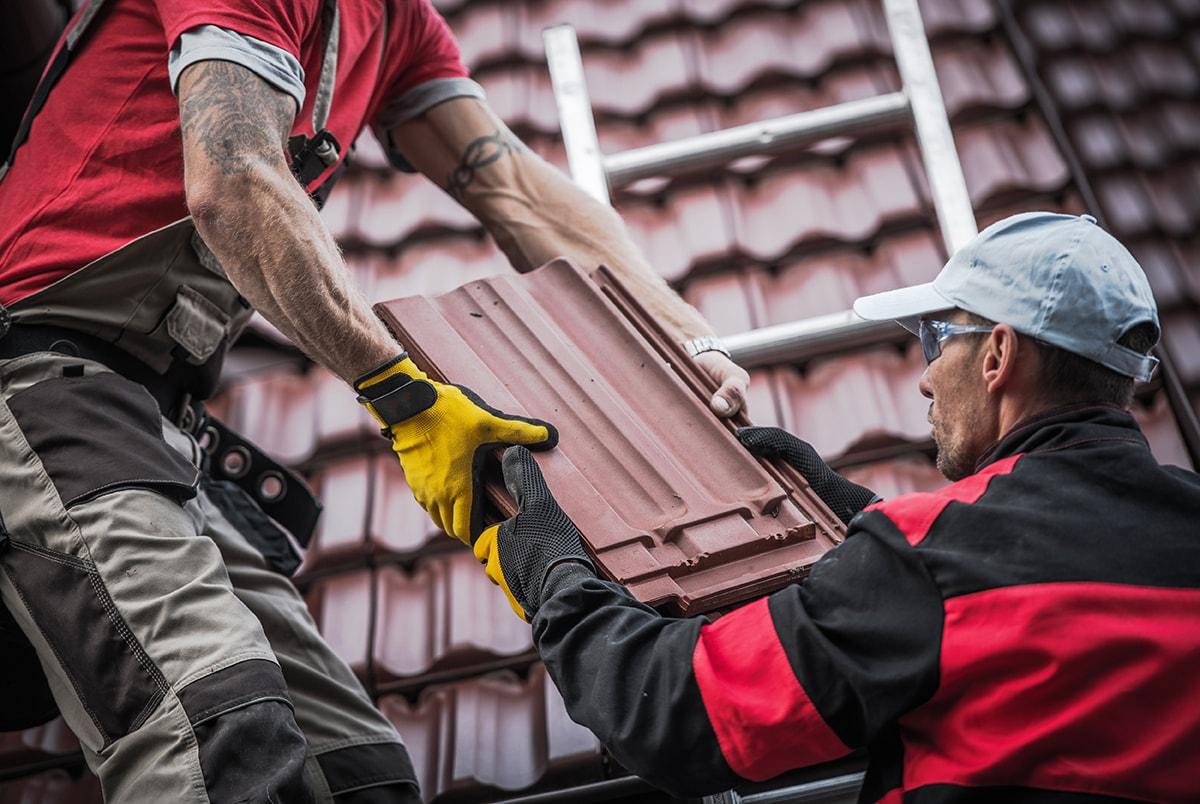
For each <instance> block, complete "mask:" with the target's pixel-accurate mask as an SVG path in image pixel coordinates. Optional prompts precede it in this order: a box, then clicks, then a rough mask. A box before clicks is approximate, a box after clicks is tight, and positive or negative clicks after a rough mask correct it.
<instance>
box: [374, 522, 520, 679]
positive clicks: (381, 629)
mask: <svg viewBox="0 0 1200 804" xmlns="http://www.w3.org/2000/svg"><path fill="white" fill-rule="evenodd" d="M443 538H446V537H443ZM376 587H377V599H378V601H379V609H378V613H377V614H376V621H375V641H374V645H375V672H376V677H377V679H378V683H379V684H381V685H386V684H387V682H389V681H395V680H400V679H408V678H413V677H416V676H420V675H424V674H427V673H429V672H431V671H435V670H438V671H444V670H450V669H462V668H467V669H469V668H470V667H471V666H472V665H478V664H480V663H484V662H488V661H494V660H496V659H498V658H504V657H512V656H519V655H521V654H524V653H529V652H530V651H532V650H533V638H532V637H533V635H532V632H531V630H530V628H529V625H528V624H527V623H525V622H524V621H522V620H521V619H520V618H518V617H517V616H516V615H514V614H513V613H512V609H510V608H509V606H508V602H507V601H506V600H505V598H504V593H503V592H501V591H500V588H499V587H497V586H496V585H494V584H493V583H492V582H491V581H489V580H488V579H487V576H486V575H484V573H483V572H482V571H481V570H480V568H479V562H478V561H476V560H475V557H474V556H473V555H472V554H471V552H470V551H469V550H467V549H465V548H463V549H461V550H456V551H455V552H453V553H451V554H448V555H446V556H445V557H444V558H440V559H431V560H428V561H425V562H422V563H421V565H419V567H418V568H417V569H416V571H415V572H413V573H412V574H411V575H410V574H408V573H405V572H404V571H402V570H400V569H397V568H394V567H385V568H383V569H381V570H379V572H378V574H377V576H376Z"/></svg>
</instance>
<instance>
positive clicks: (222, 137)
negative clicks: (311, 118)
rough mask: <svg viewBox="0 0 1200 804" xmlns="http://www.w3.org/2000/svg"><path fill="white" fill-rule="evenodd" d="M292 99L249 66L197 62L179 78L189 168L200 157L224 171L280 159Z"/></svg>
mask: <svg viewBox="0 0 1200 804" xmlns="http://www.w3.org/2000/svg"><path fill="white" fill-rule="evenodd" d="M295 112H296V104H295V101H293V100H292V98H291V97H290V96H288V95H286V94H284V93H283V92H280V91H278V90H276V89H275V88H274V87H272V86H270V85H269V84H268V83H267V82H265V81H263V80H262V79H261V78H259V77H258V76H257V75H255V74H254V73H253V72H251V71H250V70H249V69H247V68H245V67H243V66H241V65H240V64H234V63H233V62H228V61H201V62H197V63H195V64H193V65H190V66H189V67H187V68H186V69H185V70H184V71H183V74H182V75H181V76H180V79H179V119H180V126H181V128H182V130H183V150H184V160H185V163H186V164H187V166H188V168H189V169H192V168H194V167H196V165H195V160H196V159H198V158H200V157H201V156H202V157H203V158H205V159H206V160H207V161H208V162H209V163H211V165H212V166H213V167H215V168H216V169H217V170H219V171H220V173H221V174H222V175H224V176H239V175H245V174H246V173H248V172H249V171H250V170H251V169H252V167H253V166H254V165H255V164H256V163H258V164H261V162H262V160H263V159H267V160H274V159H278V160H282V159H283V152H284V151H283V149H284V147H285V144H286V142H287V137H288V134H289V133H290V132H291V127H292V120H293V118H294V117H295Z"/></svg>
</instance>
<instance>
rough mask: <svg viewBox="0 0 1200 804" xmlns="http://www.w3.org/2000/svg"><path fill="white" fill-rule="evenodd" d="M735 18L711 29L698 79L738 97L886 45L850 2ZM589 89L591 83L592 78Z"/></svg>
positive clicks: (699, 61) (717, 91) (703, 44)
mask: <svg viewBox="0 0 1200 804" xmlns="http://www.w3.org/2000/svg"><path fill="white" fill-rule="evenodd" d="M769 20H770V22H769V24H764V19H763V17H762V16H760V15H747V16H745V17H737V18H734V19H732V20H730V21H728V22H726V23H725V24H723V25H721V26H719V27H717V28H713V29H711V30H709V31H706V32H705V33H704V34H703V35H702V36H701V38H700V41H699V49H698V52H697V54H696V70H697V78H698V80H699V83H700V84H702V85H703V86H704V87H705V89H707V90H708V91H710V92H713V93H715V94H719V95H733V94H735V93H737V92H739V91H741V90H743V89H745V87H747V86H748V85H750V84H751V83H753V82H754V81H756V80H759V79H761V78H764V77H766V76H771V75H776V76H783V77H788V78H807V77H812V76H816V75H819V74H820V73H823V72H825V71H826V70H828V69H829V68H830V66H831V65H832V64H834V63H835V62H836V61H838V60H839V59H845V58H847V57H850V56H855V57H861V56H863V55H864V54H866V53H871V52H879V51H880V50H881V47H882V44H881V41H880V39H879V38H878V37H871V36H869V34H867V33H864V31H863V30H862V29H861V27H860V26H859V24H858V22H857V19H856V15H855V13H854V10H853V9H852V8H851V7H850V5H849V4H846V3H839V2H815V3H806V4H805V5H804V6H802V7H801V8H800V10H799V13H798V14H796V15H771V16H770V17H769ZM589 87H590V82H589Z"/></svg>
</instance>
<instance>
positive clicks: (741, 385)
mask: <svg viewBox="0 0 1200 804" xmlns="http://www.w3.org/2000/svg"><path fill="white" fill-rule="evenodd" d="M693 359H694V360H695V361H696V365H698V366H699V367H700V368H701V369H703V370H704V373H705V374H707V375H708V376H709V377H712V378H713V379H714V380H716V381H717V383H718V384H719V385H720V386H721V387H720V388H718V389H717V392H716V393H715V394H713V398H712V400H711V401H710V402H709V405H710V406H711V407H712V409H713V412H714V413H716V414H717V415H718V416H723V417H725V418H728V417H730V416H734V415H736V414H737V412H738V411H739V410H741V409H742V408H743V407H744V406H745V404H746V389H747V388H749V387H750V375H749V374H747V373H746V370H745V369H744V368H742V367H741V366H739V365H738V364H737V363H734V362H733V361H732V360H730V359H729V358H728V357H726V356H725V355H723V354H721V353H720V352H701V353H700V354H698V355H696V357H695V358H693Z"/></svg>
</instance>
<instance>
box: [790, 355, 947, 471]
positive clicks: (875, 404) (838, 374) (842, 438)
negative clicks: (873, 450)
mask: <svg viewBox="0 0 1200 804" xmlns="http://www.w3.org/2000/svg"><path fill="white" fill-rule="evenodd" d="M924 370H925V360H924V358H923V357H922V356H921V352H920V349H918V348H916V347H915V345H913V346H911V347H910V348H909V350H908V353H907V355H906V356H901V355H899V354H897V353H896V352H895V351H893V350H890V349H889V350H882V349H877V350H873V351H870V352H865V353H863V354H858V355H847V356H844V357H838V358H832V359H826V360H821V361H814V363H813V364H812V365H811V366H810V367H809V369H808V371H806V372H805V374H804V375H803V376H801V375H800V374H799V373H797V372H796V371H794V370H790V369H780V370H778V371H777V373H776V386H775V390H776V394H777V396H778V398H779V406H780V409H781V411H782V421H781V422H780V425H781V426H782V427H784V428H785V429H787V430H790V431H791V432H793V433H795V434H796V435H798V436H800V437H801V438H803V439H805V440H807V441H809V442H810V443H811V444H812V445H813V447H815V448H816V450H817V452H819V453H821V455H823V456H825V457H826V458H827V459H828V458H832V457H835V456H837V455H841V454H843V453H845V452H848V451H856V450H860V449H864V448H867V447H871V446H879V445H883V444H889V443H896V442H899V441H910V442H924V441H926V440H928V438H929V435H930V430H929V423H928V422H927V420H926V414H927V413H928V409H929V401H928V400H927V399H925V398H924V397H923V396H921V393H920V391H918V390H917V381H918V380H919V379H920V377H921V374H922V373H923V372H924Z"/></svg>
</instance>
